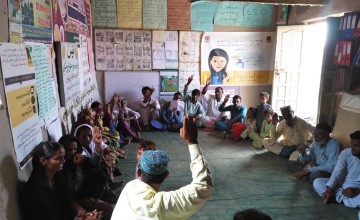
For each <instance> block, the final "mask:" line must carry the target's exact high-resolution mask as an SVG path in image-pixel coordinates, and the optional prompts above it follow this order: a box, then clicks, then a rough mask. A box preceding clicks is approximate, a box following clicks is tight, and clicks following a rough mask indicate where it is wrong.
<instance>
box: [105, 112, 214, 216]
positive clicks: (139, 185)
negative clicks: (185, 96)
mask: <svg viewBox="0 0 360 220" xmlns="http://www.w3.org/2000/svg"><path fill="white" fill-rule="evenodd" d="M197 135H198V133H197V128H196V124H195V122H194V119H193V118H192V117H191V116H188V117H186V118H185V121H184V127H183V128H181V131H180V136H181V137H182V138H183V139H185V141H186V142H187V144H188V147H189V152H190V156H191V164H190V167H191V172H192V177H193V180H192V182H191V183H190V184H188V185H186V186H184V187H181V188H180V189H177V190H174V191H170V192H161V191H160V192H159V189H160V186H161V184H162V182H163V181H164V179H165V178H166V177H167V176H168V175H169V171H168V170H167V164H168V161H169V157H168V155H167V154H166V153H165V152H164V151H159V150H156V151H152V150H150V151H149V150H148V151H145V152H144V153H143V155H142V156H141V160H140V165H139V167H138V170H137V173H138V179H135V180H132V181H130V182H129V183H128V184H126V186H125V187H124V189H123V190H122V192H121V195H120V198H119V200H118V202H117V204H116V206H115V209H114V212H113V215H112V218H111V219H113V220H117V219H123V218H124V217H126V219H172V220H173V219H188V218H189V217H190V216H191V215H193V214H194V213H195V212H196V211H197V210H199V209H200V208H201V207H202V206H203V205H204V204H205V203H206V202H207V200H208V199H209V197H210V196H211V194H212V193H213V191H214V188H213V182H212V177H211V174H210V171H209V169H208V167H207V163H206V162H205V159H204V157H203V154H202V152H201V149H200V146H199V144H198V142H197Z"/></svg>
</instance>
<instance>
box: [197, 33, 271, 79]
mask: <svg viewBox="0 0 360 220" xmlns="http://www.w3.org/2000/svg"><path fill="white" fill-rule="evenodd" d="M275 38H276V33H275V32H205V33H204V34H203V36H202V43H201V84H202V85H204V84H205V82H206V80H207V79H208V78H210V79H211V84H212V85H224V86H226V85H253V84H271V83H272V73H273V69H274V57H275V43H276V40H275Z"/></svg>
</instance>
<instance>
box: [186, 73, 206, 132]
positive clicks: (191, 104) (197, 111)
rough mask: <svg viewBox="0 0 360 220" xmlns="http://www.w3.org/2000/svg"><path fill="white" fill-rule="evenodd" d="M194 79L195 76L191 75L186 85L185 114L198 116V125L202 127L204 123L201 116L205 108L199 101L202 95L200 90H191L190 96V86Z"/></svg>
mask: <svg viewBox="0 0 360 220" xmlns="http://www.w3.org/2000/svg"><path fill="white" fill-rule="evenodd" d="M192 80H193V76H190V77H189V78H188V81H187V83H186V84H185V87H184V98H183V101H184V103H185V107H184V116H186V115H190V116H192V117H194V118H196V125H197V126H198V127H201V126H202V124H201V121H200V118H201V115H202V114H203V113H204V109H203V107H202V105H201V103H200V102H199V101H198V99H199V97H200V90H198V89H194V90H193V91H191V96H189V94H188V87H189V85H190V83H191V82H192Z"/></svg>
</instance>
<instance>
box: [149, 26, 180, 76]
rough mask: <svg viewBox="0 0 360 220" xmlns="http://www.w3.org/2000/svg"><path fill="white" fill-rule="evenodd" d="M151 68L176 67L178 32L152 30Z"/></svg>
mask: <svg viewBox="0 0 360 220" xmlns="http://www.w3.org/2000/svg"><path fill="white" fill-rule="evenodd" d="M152 33H153V37H152V53H153V56H152V61H153V69H178V62H179V61H178V42H179V41H178V32H177V31H153V32H152Z"/></svg>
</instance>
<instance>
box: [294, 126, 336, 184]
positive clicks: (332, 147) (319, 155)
mask: <svg viewBox="0 0 360 220" xmlns="http://www.w3.org/2000/svg"><path fill="white" fill-rule="evenodd" d="M331 130H332V129H331V127H330V125H328V124H327V123H320V124H317V125H316V128H315V130H314V134H313V139H314V142H313V143H312V144H311V145H310V149H309V150H308V151H306V148H305V145H300V146H299V147H298V148H297V150H298V151H299V156H298V161H300V162H301V163H302V164H306V166H304V167H303V169H302V170H301V171H298V172H296V173H294V177H295V178H297V179H300V178H302V177H304V176H307V175H309V174H310V178H309V180H310V182H311V183H312V182H313V181H314V180H315V179H317V178H329V177H330V176H331V172H332V171H333V170H334V167H335V165H336V161H337V158H338V155H339V153H340V147H339V143H338V142H337V141H336V140H334V139H332V138H330V133H331Z"/></svg>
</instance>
